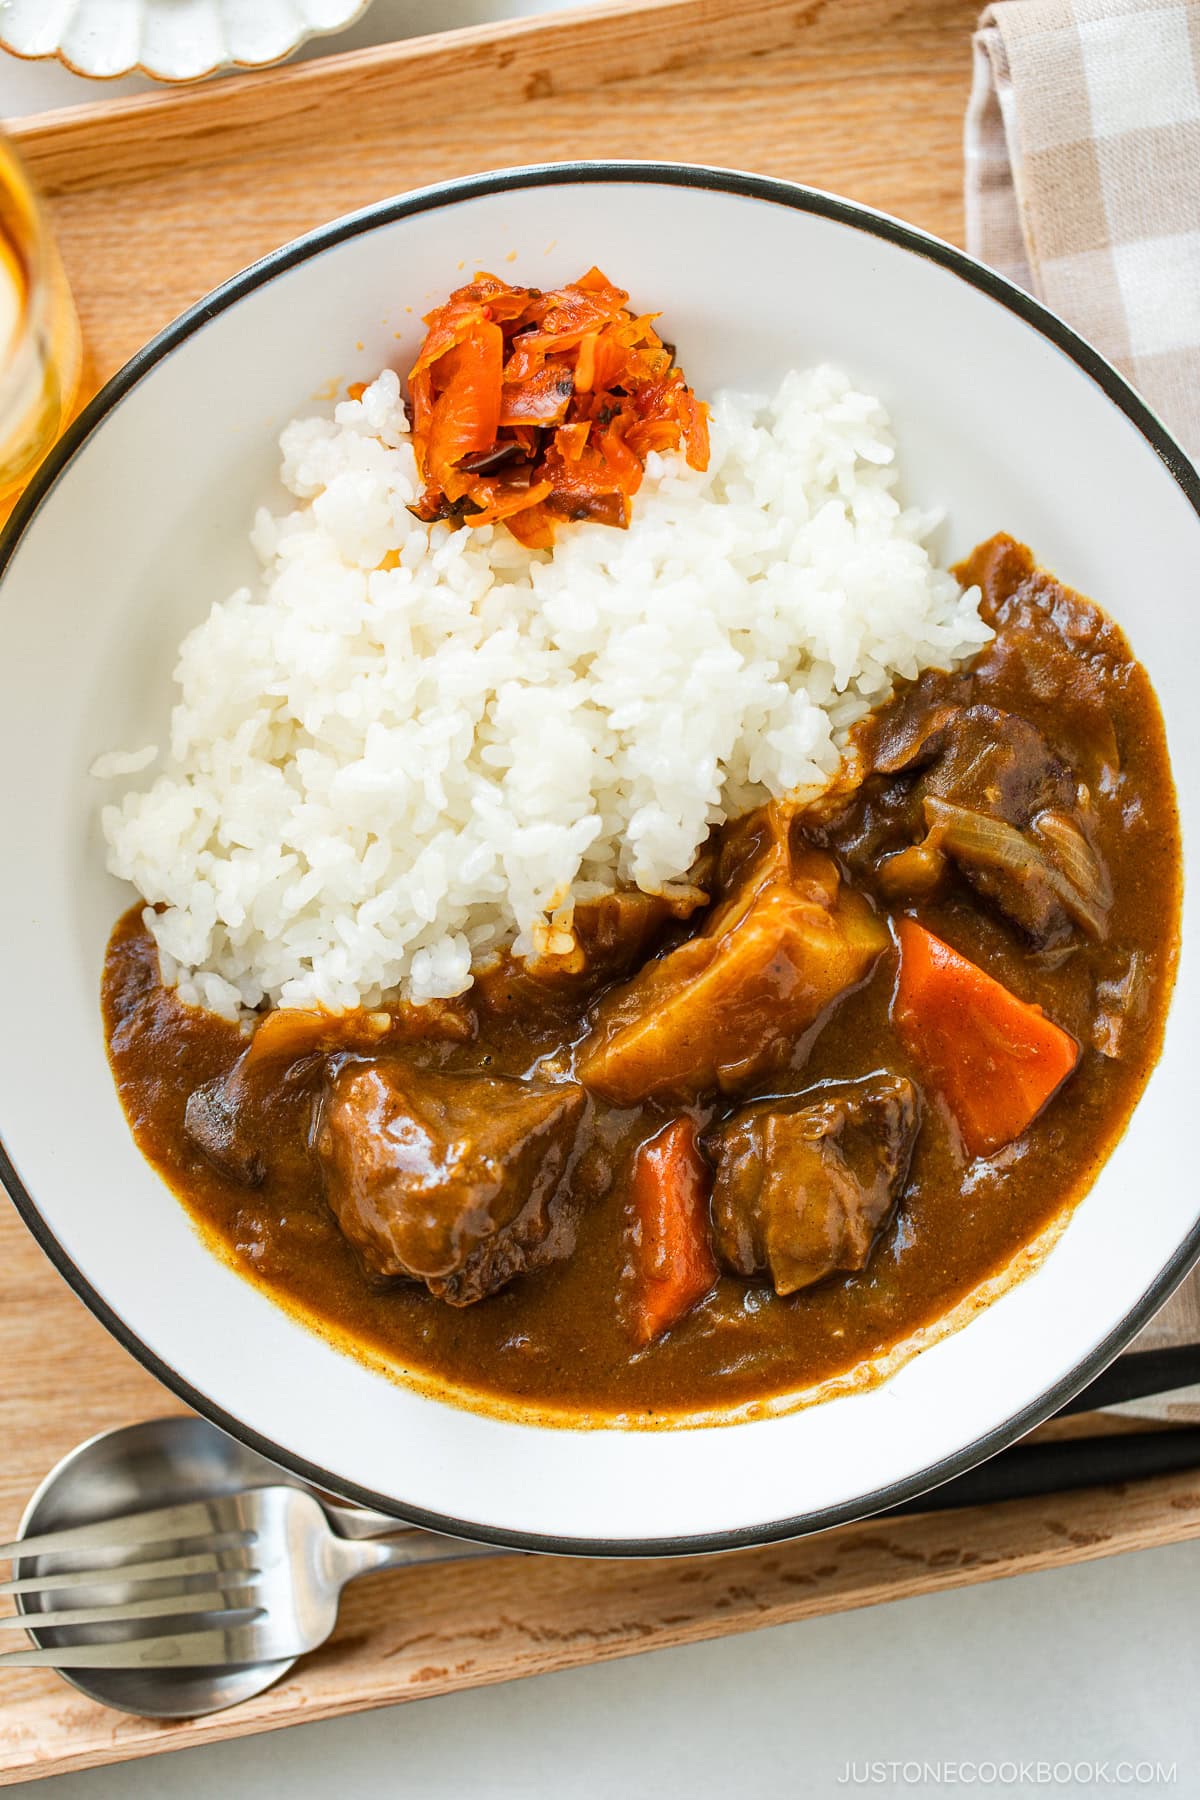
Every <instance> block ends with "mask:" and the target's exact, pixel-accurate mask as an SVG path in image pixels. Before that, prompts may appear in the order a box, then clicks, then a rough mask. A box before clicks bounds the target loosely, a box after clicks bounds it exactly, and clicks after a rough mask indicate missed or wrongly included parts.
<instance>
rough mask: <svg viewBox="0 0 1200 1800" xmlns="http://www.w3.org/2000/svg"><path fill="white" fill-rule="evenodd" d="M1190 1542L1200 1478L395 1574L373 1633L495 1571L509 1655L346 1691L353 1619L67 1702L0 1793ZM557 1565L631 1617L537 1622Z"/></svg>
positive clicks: (442, 1660) (409, 1654) (387, 1663)
mask: <svg viewBox="0 0 1200 1800" xmlns="http://www.w3.org/2000/svg"><path fill="white" fill-rule="evenodd" d="M1196 1537H1200V1472H1197V1473H1196V1474H1184V1475H1172V1476H1166V1477H1162V1478H1157V1479H1154V1480H1149V1481H1143V1482H1136V1483H1130V1484H1124V1485H1121V1486H1116V1487H1106V1488H1096V1489H1091V1490H1088V1491H1086V1492H1082V1491H1081V1492H1074V1493H1064V1494H1057V1495H1052V1496H1049V1497H1046V1498H1042V1499H1037V1500H1024V1501H1018V1502H1014V1503H1011V1504H1009V1505H1005V1506H991V1507H976V1508H970V1509H966V1510H963V1511H961V1512H958V1513H953V1514H947V1513H945V1512H940V1513H922V1514H914V1515H910V1516H906V1517H900V1518H886V1517H885V1518H881V1519H878V1520H874V1521H873V1520H869V1519H868V1520H865V1521H863V1522H862V1523H860V1524H857V1525H847V1526H841V1527H839V1528H838V1529H836V1530H833V1531H829V1532H824V1533H821V1534H818V1535H817V1536H814V1537H810V1538H803V1539H798V1540H795V1541H793V1542H792V1543H789V1544H783V1545H768V1546H764V1547H762V1548H760V1549H755V1550H747V1551H736V1552H732V1553H729V1554H726V1555H722V1556H711V1557H702V1558H689V1559H686V1560H685V1562H684V1563H683V1564H682V1565H681V1563H680V1562H679V1561H678V1560H671V1559H664V1560H660V1561H657V1562H656V1561H647V1562H642V1563H601V1564H598V1565H597V1564H582V1563H574V1562H568V1561H567V1559H544V1560H543V1559H540V1558H539V1559H535V1561H534V1562H533V1563H525V1559H522V1558H518V1557H513V1558H507V1557H506V1558H504V1559H502V1560H501V1561H499V1562H497V1563H494V1564H487V1563H482V1564H481V1563H475V1564H473V1565H471V1566H470V1572H469V1573H468V1574H466V1575H464V1574H462V1571H463V1570H464V1568H465V1567H466V1565H463V1564H458V1565H449V1566H447V1565H443V1566H441V1567H440V1568H438V1567H433V1568H426V1569H421V1570H417V1569H411V1570H405V1571H399V1572H394V1573H393V1574H391V1575H390V1576H387V1577H383V1578H381V1579H380V1580H379V1581H378V1582H376V1583H374V1584H371V1585H373V1588H374V1602H373V1611H374V1613H375V1614H376V1620H375V1625H376V1630H378V1631H381V1632H382V1631H386V1630H387V1629H388V1628H389V1625H390V1626H391V1629H393V1630H394V1629H395V1625H394V1611H395V1609H394V1608H393V1607H391V1606H390V1605H389V1604H388V1600H387V1596H388V1595H389V1594H390V1595H392V1596H394V1595H395V1594H396V1592H397V1591H398V1588H399V1584H400V1582H401V1581H407V1582H410V1583H412V1584H413V1597H414V1598H415V1599H416V1600H417V1601H418V1606H417V1607H416V1608H413V1607H412V1606H410V1607H408V1608H406V1609H405V1616H406V1617H407V1618H409V1619H410V1620H411V1619H412V1617H413V1613H414V1611H419V1610H420V1598H421V1595H422V1594H424V1597H425V1600H426V1602H429V1601H430V1600H436V1598H437V1597H438V1595H439V1594H446V1593H448V1592H449V1593H452V1592H453V1589H454V1587H455V1586H456V1585H458V1584H459V1583H461V1584H462V1585H463V1586H465V1585H466V1584H467V1583H468V1582H473V1583H475V1584H476V1585H478V1584H479V1583H480V1582H482V1581H485V1580H487V1579H489V1571H490V1579H491V1580H492V1581H494V1582H497V1583H502V1584H503V1585H504V1587H505V1590H506V1591H505V1593H504V1596H503V1601H502V1604H501V1607H500V1614H501V1623H500V1625H499V1626H498V1628H497V1629H498V1633H500V1634H502V1635H503V1637H504V1640H505V1642H504V1646H503V1648H502V1649H501V1650H500V1651H499V1653H498V1652H497V1646H496V1645H495V1644H494V1643H490V1644H489V1646H488V1657H489V1660H488V1663H487V1666H486V1667H484V1668H481V1667H479V1666H478V1665H477V1664H476V1663H475V1662H474V1661H473V1660H472V1659H471V1658H470V1657H469V1656H467V1657H466V1658H465V1659H464V1658H463V1653H464V1651H467V1650H469V1648H470V1646H469V1644H468V1643H467V1642H466V1641H463V1642H458V1641H457V1640H455V1639H454V1638H453V1636H451V1637H450V1638H449V1639H447V1640H446V1641H444V1642H441V1643H434V1644H432V1645H431V1643H430V1640H429V1639H428V1638H427V1637H425V1636H419V1637H416V1638H415V1639H413V1640H412V1641H411V1644H406V1643H404V1642H401V1643H400V1644H399V1645H398V1646H397V1647H395V1648H389V1650H388V1653H387V1655H386V1657H385V1658H384V1659H383V1662H382V1667H383V1670H384V1673H383V1675H381V1674H380V1668H381V1663H380V1660H379V1658H378V1651H376V1653H375V1654H376V1660H375V1662H374V1663H373V1664H372V1665H370V1666H368V1665H367V1664H366V1663H365V1661H364V1667H363V1671H362V1673H363V1677H364V1681H363V1684H362V1685H361V1686H359V1687H357V1688H356V1687H355V1686H354V1685H353V1683H350V1682H348V1681H347V1663H348V1662H350V1663H351V1664H352V1663H353V1660H354V1659H355V1658H356V1657H357V1656H358V1655H360V1654H361V1651H362V1647H363V1643H364V1639H363V1633H362V1630H361V1628H360V1630H359V1631H358V1632H355V1631H354V1630H353V1624H354V1623H359V1624H360V1627H361V1624H362V1623H363V1622H362V1621H352V1622H351V1627H350V1628H348V1629H347V1632H346V1640H345V1642H344V1643H343V1644H341V1645H339V1643H338V1640H337V1639H335V1640H334V1641H333V1643H332V1644H331V1645H330V1647H329V1648H328V1649H327V1650H324V1651H320V1652H317V1653H316V1654H315V1655H314V1656H312V1657H310V1658H309V1659H307V1661H306V1662H303V1663H302V1664H301V1665H300V1670H299V1671H298V1673H297V1675H296V1676H294V1677H292V1678H289V1679H288V1680H287V1681H285V1683H284V1684H282V1685H281V1686H280V1687H278V1688H274V1689H272V1690H270V1691H269V1692H268V1693H266V1694H264V1695H262V1696H260V1697H259V1698H258V1699H257V1700H253V1701H249V1702H247V1703H246V1704H245V1705H244V1706H243V1707H240V1708H237V1709H234V1710H232V1711H230V1712H228V1713H214V1714H210V1715H209V1716H208V1717H207V1718H205V1719H197V1720H183V1721H180V1722H178V1723H174V1722H172V1723H168V1724H158V1723H154V1722H152V1721H148V1720H139V1719H130V1718H122V1717H119V1716H118V1715H115V1714H111V1713H107V1712H105V1711H104V1710H103V1709H101V1708H99V1707H94V1706H91V1705H90V1703H88V1702H77V1703H74V1704H73V1705H72V1706H71V1708H70V1710H71V1711H72V1713H74V1714H75V1715H77V1716H76V1717H75V1719H74V1720H73V1726H74V1731H75V1741H74V1742H73V1744H72V1747H71V1748H70V1750H69V1751H67V1752H66V1753H65V1754H62V1753H60V1754H58V1755H56V1756H55V1757H54V1759H53V1760H52V1761H51V1760H46V1759H45V1758H44V1757H43V1756H42V1754H41V1749H42V1747H41V1745H40V1744H39V1743H38V1742H36V1741H30V1735H29V1734H28V1733H24V1734H22V1739H23V1741H22V1742H19V1743H15V1744H10V1745H8V1746H3V1745H2V1744H0V1787H3V1786H10V1785H13V1784H16V1783H19V1782H22V1781H27V1780H31V1779H35V1778H37V1777H40V1776H42V1775H49V1774H66V1773H69V1772H71V1771H75V1770H79V1769H88V1768H96V1767H99V1766H101V1765H103V1764H106V1763H112V1762H119V1761H124V1760H126V1759H129V1758H133V1757H141V1756H151V1755H156V1754H159V1753H162V1752H166V1751H169V1750H179V1749H186V1748H190V1747H192V1746H195V1745H198V1744H203V1743H206V1742H215V1741H217V1740H219V1739H226V1738H230V1737H244V1736H248V1735H250V1734H252V1733H255V1732H258V1731H269V1730H279V1729H282V1728H284V1727H286V1726H288V1725H291V1724H298V1723H308V1722H309V1721H312V1720H317V1719H328V1718H337V1717H340V1716H342V1715H345V1714H348V1713H352V1712H362V1711H366V1710H369V1709H371V1708H373V1707H378V1706H388V1705H396V1704H399V1703H401V1702H404V1701H408V1700H416V1699H424V1698H428V1697H431V1696H433V1695H436V1694H446V1693H453V1692H457V1691H460V1690H462V1689H466V1688H470V1687H478V1686H489V1685H494V1684H496V1683H499V1682H503V1681H509V1680H516V1679H520V1678H523V1677H526V1676H530V1675H540V1674H549V1673H552V1672H553V1671H556V1670H560V1669H568V1668H577V1667H580V1666H582V1665H584V1664H587V1663H591V1662H597V1661H612V1660H615V1659H616V1658H618V1657H625V1656H634V1655H638V1654H640V1653H641V1652H643V1651H649V1650H657V1649H667V1648H675V1647H677V1646H679V1645H683V1644H689V1643H697V1642H700V1641H702V1640H704V1639H706V1638H715V1637H722V1636H726V1635H733V1634H735V1633H741V1632H748V1631H754V1630H757V1629H760V1628H761V1627H763V1626H765V1625H779V1624H791V1623H796V1622H798V1621H800V1620H802V1619H807V1618H815V1617H818V1616H823V1615H825V1614H827V1613H836V1612H848V1611H854V1610H857V1609H860V1608H864V1607H869V1606H875V1605H879V1604H881V1603H883V1602H885V1601H888V1600H896V1599H908V1598H912V1597H914V1596H916V1595H919V1594H930V1593H939V1592H945V1591H947V1590H949V1589H952V1588H960V1587H966V1586H971V1585H973V1584H975V1583H977V1582H983V1581H999V1580H1003V1579H1006V1578H1007V1577H1009V1576H1014V1575H1024V1574H1032V1573H1035V1572H1037V1571H1039V1570H1042V1569H1048V1568H1061V1567H1065V1566H1068V1565H1073V1564H1076V1563H1083V1562H1092V1561H1096V1560H1098V1559H1100V1558H1102V1557H1106V1556H1113V1555H1118V1554H1123V1553H1124V1552H1126V1551H1132V1550H1144V1549H1150V1548H1153V1547H1155V1546H1158V1545H1164V1544H1170V1543H1177V1542H1182V1541H1184V1540H1186V1539H1191V1538H1196ZM547 1563H553V1564H556V1565H557V1574H554V1575H552V1574H551V1573H550V1572H548V1571H547V1569H546V1566H545V1565H546V1564H547ZM523 1564H524V1566H522V1565H523ZM564 1570H565V1571H566V1572H567V1574H568V1575H574V1576H575V1580H574V1582H573V1583H572V1585H573V1586H577V1587H582V1588H583V1589H584V1590H585V1591H584V1592H583V1593H582V1594H581V1595H580V1596H578V1599H577V1611H579V1613H580V1617H581V1618H584V1619H586V1616H587V1594H586V1588H587V1585H588V1583H589V1582H594V1581H596V1580H600V1579H603V1580H606V1581H616V1582H618V1583H620V1584H621V1586H622V1589H623V1598H624V1599H625V1601H626V1615H627V1623H626V1624H625V1625H624V1627H623V1628H622V1629H621V1630H620V1631H619V1632H614V1633H610V1634H608V1635H606V1636H605V1637H604V1638H603V1640H602V1641H597V1640H596V1637H595V1635H594V1634H593V1633H590V1632H588V1631H587V1630H586V1627H580V1628H579V1629H577V1630H575V1631H574V1632H572V1631H566V1632H562V1631H556V1630H554V1629H546V1626H545V1623H544V1621H543V1619H542V1618H541V1617H539V1600H540V1603H541V1606H542V1608H544V1609H545V1611H546V1613H547V1615H548V1616H549V1617H550V1618H551V1619H554V1618H557V1617H558V1613H559V1609H560V1607H561V1604H562V1595H561V1594H556V1593H555V1592H554V1591H553V1588H554V1581H555V1580H556V1579H561V1575H562V1572H563V1571H564ZM685 1570H686V1572H687V1574H688V1576H689V1579H690V1581H691V1582H693V1583H694V1584H695V1585H694V1586H693V1587H691V1588H690V1589H688V1590H685V1589H684V1588H682V1587H681V1584H680V1576H681V1574H682V1573H683V1572H684V1571H685ZM576 1572H577V1573H576ZM523 1587H527V1588H528V1590H529V1594H528V1603H527V1606H526V1610H525V1613H524V1616H521V1617H516V1618H514V1617H512V1616H511V1615H512V1614H513V1613H514V1611H515V1610H517V1608H519V1606H520V1605H521V1602H520V1600H519V1598H518V1599H517V1600H516V1601H514V1589H515V1590H518V1593H519V1590H520V1589H522V1588H523ZM367 1623H369V1622H367ZM456 1652H457V1654H458V1656H459V1659H460V1660H458V1662H457V1663H455V1661H454V1656H455V1654H456ZM66 1698H67V1696H66V1694H65V1690H57V1705H56V1704H55V1695H54V1694H51V1695H50V1698H49V1699H48V1701H47V1709H46V1710H47V1712H48V1713H51V1712H58V1711H62V1710H64V1708H63V1702H64V1701H65V1700H66Z"/></svg>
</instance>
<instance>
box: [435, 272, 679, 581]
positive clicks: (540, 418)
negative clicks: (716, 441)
mask: <svg viewBox="0 0 1200 1800" xmlns="http://www.w3.org/2000/svg"><path fill="white" fill-rule="evenodd" d="M628 300H629V295H628V294H627V293H625V291H624V290H623V289H622V288H618V287H614V286H613V284H612V282H610V281H609V280H608V278H607V276H605V275H603V274H602V273H601V272H600V270H599V269H589V270H588V272H587V274H586V275H582V276H581V277H580V278H579V280H578V281H576V282H571V283H569V284H568V285H567V286H566V287H562V288H556V289H555V290H553V291H552V292H549V293H541V292H539V291H538V289H536V288H520V287H511V286H509V285H508V284H507V283H506V282H503V281H501V280H500V279H499V278H498V277H497V276H495V275H487V274H479V275H477V276H476V277H475V280H474V281H473V282H470V283H468V285H467V286H466V287H461V288H458V289H456V290H455V292H454V293H453V294H451V296H450V298H449V299H448V300H447V301H446V303H445V304H444V305H443V306H439V307H437V308H436V309H435V310H434V311H433V312H431V313H429V314H427V316H426V319H425V323H426V325H427V326H428V328H429V329H428V331H427V332H426V335H425V341H424V343H423V344H422V346H421V351H420V354H419V356H418V357H417V360H416V362H415V363H414V364H413V366H412V369H411V370H410V372H409V377H408V387H409V410H410V415H411V423H412V439H413V450H414V453H415V455H416V459H417V468H418V471H419V473H420V476H421V479H422V481H423V482H424V484H425V492H424V494H423V495H422V497H421V500H420V501H419V503H418V504H417V505H416V506H414V507H413V509H412V510H413V511H414V512H415V513H416V515H417V517H418V518H421V519H426V520H433V519H450V520H453V521H454V522H455V523H456V524H461V525H492V524H496V523H499V522H503V523H504V524H505V525H506V526H507V528H508V530H509V531H511V532H512V534H513V536H514V537H516V538H518V539H519V540H520V541H521V542H522V543H523V544H526V545H528V546H530V547H531V548H537V549H544V548H549V547H550V546H551V545H552V544H553V542H554V534H555V531H556V529H557V527H558V526H559V525H560V524H561V523H562V522H563V521H564V520H569V519H573V520H581V519H592V520H599V521H600V522H602V523H603V524H606V525H617V526H626V525H628V523H629V520H630V516H631V513H632V503H633V496H634V495H635V494H636V493H637V490H638V488H639V487H640V486H641V481H642V474H643V471H644V468H645V462H646V458H647V456H649V455H650V453H651V452H652V451H672V450H680V449H681V450H682V451H683V452H684V455H685V456H686V458H687V461H688V463H689V464H690V465H691V467H692V468H694V469H704V468H706V467H707V466H708V413H707V408H706V407H705V406H704V405H703V403H702V402H701V401H699V400H697V398H696V396H695V394H694V393H693V392H692V390H691V388H689V387H688V385H687V382H686V380H685V379H684V375H683V371H682V369H680V368H678V367H677V365H676V363H675V357H674V351H673V350H672V349H671V348H670V347H669V346H668V345H666V344H664V343H663V341H662V339H661V338H660V337H659V335H658V333H657V332H656V331H655V329H654V317H655V315H654V314H652V313H644V314H642V315H641V316H637V315H635V314H633V313H632V312H630V310H629V307H628Z"/></svg>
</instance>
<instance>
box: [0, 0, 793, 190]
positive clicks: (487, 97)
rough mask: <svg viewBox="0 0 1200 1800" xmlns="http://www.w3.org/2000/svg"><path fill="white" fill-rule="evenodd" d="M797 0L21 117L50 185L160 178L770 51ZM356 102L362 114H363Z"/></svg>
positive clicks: (506, 26)
mask: <svg viewBox="0 0 1200 1800" xmlns="http://www.w3.org/2000/svg"><path fill="white" fill-rule="evenodd" d="M819 11H820V8H819V7H816V8H812V9H810V13H809V14H806V13H805V12H804V10H803V9H802V8H800V7H799V6H798V5H797V0H749V3H744V0H592V4H590V5H588V6H585V7H579V8H576V9H574V10H570V11H562V12H554V13H542V14H535V15H533V16H532V17H526V18H522V19H510V20H505V21H502V22H500V23H498V24H494V25H477V26H464V27H462V28H461V29H459V30H457V31H445V32H435V33H433V34H432V35H430V36H426V37H420V38H408V39H403V40H401V41H400V42H398V43H394V44H384V45H379V46H377V47H375V48H372V49H367V50H350V51H343V52H341V53H340V54H336V55H331V56H326V57H319V58H316V59H314V60H313V61H311V62H304V63H297V64H294V65H292V66H290V67H287V68H280V69H267V70H263V71H261V72H260V73H257V74H251V75H243V76H239V77H237V78H236V79H230V80H226V81H220V82H215V83H213V84H212V85H211V86H207V87H201V88H195V89H189V90H188V91H187V92H184V93H166V94H146V95H141V96H138V97H137V98H135V99H132V100H114V101H98V102H95V103H91V104H87V105H83V106H74V107H67V108H64V109H62V110H61V111H58V112H50V113H40V114H33V115H31V116H30V117H28V118H25V119H19V120H15V121H13V122H12V123H11V124H10V125H9V126H8V132H9V136H10V137H11V138H12V139H13V140H14V142H15V143H16V144H17V145H18V147H19V149H20V151H21V154H22V156H23V157H24V159H25V162H26V163H27V164H28V166H29V168H30V170H31V172H32V174H33V175H34V177H35V179H36V180H37V182H38V184H39V185H40V187H41V188H42V189H43V191H44V192H46V193H48V194H61V193H68V192H72V191H76V190H79V189H81V188H88V187H95V186H99V185H101V184H103V183H105V182H109V181H116V180H131V179H153V178H154V177H156V176H159V175H163V174H166V173H167V172H169V171H171V170H173V169H178V168H179V167H181V166H183V165H187V166H189V167H192V166H195V165H197V164H198V163H212V162H221V161H225V160H229V159H232V158H233V157H236V156H238V155H239V154H242V153H243V152H244V151H246V150H247V149H248V148H253V149H255V150H263V149H268V150H270V149H275V150H279V151H281V152H282V151H285V150H286V149H287V148H288V147H289V146H290V145H291V144H292V143H293V142H294V141H295V140H296V138H297V137H298V136H299V135H300V134H301V133H303V136H304V140H305V143H306V146H308V147H309V148H310V149H311V146H312V145H313V143H314V142H319V141H320V139H321V137H322V135H328V136H330V137H333V136H335V135H338V136H345V135H346V133H347V130H350V131H352V133H353V134H354V135H356V136H362V135H366V134H368V133H369V132H370V129H371V124H372V121H373V120H374V119H377V118H379V117H380V116H381V114H385V113H387V112H388V111H389V110H390V109H391V108H393V107H396V106H402V107H405V108H406V109H408V110H410V111H411V110H412V109H413V108H417V107H424V108H426V109H427V110H429V111H430V113H435V112H436V113H440V114H442V115H444V114H445V112H446V110H447V108H448V107H450V106H459V107H462V108H464V109H466V108H468V107H475V106H478V105H481V104H489V105H493V106H494V105H495V104H496V103H497V97H498V96H497V87H498V85H502V86H503V90H504V92H505V93H507V94H509V95H511V96H512V97H513V99H514V102H515V103H517V104H521V103H536V101H537V100H538V99H540V98H542V97H543V96H548V95H550V94H563V93H570V92H573V91H578V90H580V89H584V88H588V89H590V88H595V87H598V86H604V85H607V84H610V83H612V82H619V81H620V80H622V79H623V78H627V77H631V76H634V75H637V76H640V77H642V78H644V77H646V76H648V75H655V74H659V73H662V74H664V75H669V74H670V73H671V72H673V71H676V70H679V69H682V68H685V67H688V66H689V65H690V64H692V63H695V62H697V61H702V60H708V59H714V58H722V57H728V56H735V55H736V56H739V57H745V56H750V55H755V54H759V53H761V52H763V51H766V50H768V49H770V48H772V47H773V46H775V45H777V44H778V43H779V42H780V41H781V39H782V38H783V37H784V36H785V35H786V34H787V33H788V32H789V31H795V30H797V29H800V28H802V27H803V26H804V25H805V24H807V23H808V22H809V21H810V17H812V18H815V16H816V14H817V13H818V12H819ZM351 108H352V109H353V110H352V115H351Z"/></svg>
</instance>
